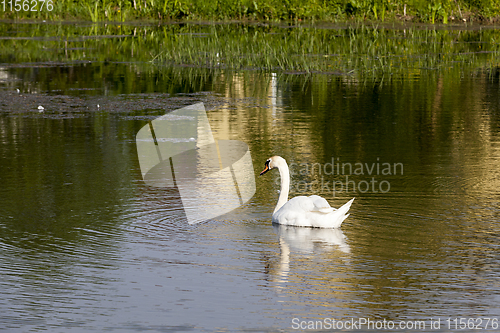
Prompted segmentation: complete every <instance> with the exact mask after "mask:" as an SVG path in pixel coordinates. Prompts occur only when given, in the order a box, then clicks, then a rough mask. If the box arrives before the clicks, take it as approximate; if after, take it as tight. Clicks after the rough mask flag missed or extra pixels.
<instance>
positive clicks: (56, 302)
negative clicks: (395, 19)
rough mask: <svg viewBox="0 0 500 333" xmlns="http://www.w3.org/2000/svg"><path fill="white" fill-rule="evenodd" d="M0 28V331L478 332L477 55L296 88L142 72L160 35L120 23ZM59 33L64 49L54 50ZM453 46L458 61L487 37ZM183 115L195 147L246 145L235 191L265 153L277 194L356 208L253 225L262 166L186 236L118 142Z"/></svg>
mask: <svg viewBox="0 0 500 333" xmlns="http://www.w3.org/2000/svg"><path fill="white" fill-rule="evenodd" d="M134 28H135V27H130V26H127V27H126V29H128V30H130V31H133V30H134ZM2 29H3V30H2V31H4V36H8V37H12V39H8V40H7V41H8V43H10V44H8V43H6V44H5V45H7V46H6V47H5V48H4V49H3V50H2V51H1V53H0V54H1V57H0V183H1V185H2V187H1V190H0V270H1V273H2V274H1V276H2V279H1V280H0V290H1V291H2V297H1V298H0V329H1V328H3V329H5V330H6V331H12V332H19V331H23V332H24V331H44V330H46V331H50V332H68V331H69V332H84V331H105V330H109V331H117V332H129V331H159V332H164V331H189V330H192V331H242V330H255V331H280V330H281V331H293V330H294V328H300V327H299V326H300V325H302V326H301V327H302V328H305V327H307V325H309V324H307V323H308V321H322V323H325V326H324V327H323V328H326V329H328V323H331V322H332V321H331V320H332V319H335V320H339V321H342V322H344V323H345V322H346V321H352V320H354V321H358V322H359V321H360V320H363V319H366V320H371V321H372V322H376V321H377V322H379V321H380V322H381V321H383V320H384V319H385V320H386V321H393V322H394V323H395V325H396V326H395V327H396V328H399V326H398V325H399V324H400V323H403V324H404V325H406V327H407V329H402V330H400V331H422V332H423V331H446V332H448V331H459V329H458V328H459V326H456V325H458V323H459V320H460V318H464V319H465V320H466V321H467V320H473V322H472V324H470V322H469V326H468V329H469V328H472V326H474V325H477V327H478V328H488V329H490V330H492V331H495V329H494V323H495V322H497V320H498V319H499V318H500V280H499V274H500V269H499V267H500V255H499V244H500V242H499V241H500V238H499V232H500V192H499V185H500V169H499V166H500V80H499V78H500V74H499V73H500V72H499V71H498V68H497V67H496V65H497V64H496V65H495V64H494V63H489V65H488V66H486V65H484V64H485V63H483V65H484V66H482V67H481V66H479V64H480V63H481V61H480V59H479V60H478V58H479V57H481V56H482V55H485V54H486V55H488V54H489V53H471V55H470V58H471V59H470V62H469V63H473V64H474V65H471V66H466V65H464V64H466V63H467V61H465V60H464V61H463V62H460V63H459V62H450V63H448V64H447V65H446V66H444V65H443V66H441V67H445V68H444V69H443V68H440V69H439V68H431V69H429V68H418V69H415V68H412V69H411V70H408V71H406V72H405V71H403V72H398V73H397V74H394V75H390V74H382V75H380V76H375V77H373V76H369V77H370V78H367V76H365V75H363V72H362V71H361V70H360V71H357V72H356V73H354V74H351V75H341V76H340V75H332V74H313V75H308V76H306V75H293V74H286V73H282V72H276V73H270V72H269V73H268V72H261V71H249V70H246V71H225V70H218V71H210V70H209V69H206V68H193V67H187V66H184V67H183V66H178V67H169V66H166V65H164V64H161V63H149V62H148V60H151V56H150V57H149V58H148V56H147V55H148V54H149V53H150V52H152V51H154V49H153V46H152V45H155V44H157V43H155V41H159V40H161V39H162V38H172V39H173V38H176V36H177V37H178V36H184V35H175V33H174V34H172V35H168V34H167V35H161V34H160V32H162V30H161V27H159V28H155V27H146V28H145V27H140V26H139V27H136V28H135V29H136V30H137V31H146V32H144V37H143V39H142V40H140V39H139V38H138V37H134V36H128V37H123V36H122V37H120V36H121V35H120V36H119V34H118V33H116V34H115V36H118V37H115V38H112V37H109V36H111V34H112V33H114V32H113V31H111V33H110V32H106V31H104V32H103V31H101V30H99V29H104V28H102V27H96V26H89V27H82V26H75V27H68V26H55V27H52V26H49V25H28V24H25V25H3V26H2ZM51 29H56V30H51ZM57 29H60V30H57ZM72 29H73V30H72ZM109 29H118V27H111V28H109ZM121 29H124V28H123V27H121ZM141 29H143V30H141ZM9 31H10V34H8V35H7V32H9ZM68 31H69V32H68ZM62 32H64V33H65V34H69V33H72V34H73V35H72V36H73V37H72V38H74V39H75V40H77V41H78V43H80V44H78V45H73V48H74V50H71V49H69V50H68V49H65V48H64V38H66V37H64V38H62V39H61V38H60V36H61V35H60V34H62ZM174 32H175V31H174ZM58 33H60V34H58ZM335 33H336V34H338V35H345V33H346V31H345V30H342V29H340V28H339V30H337V31H336V32H335ZM467 33H468V34H470V37H469V39H470V41H469V44H470V45H474V46H471V48H472V47H476V46H477V44H478V41H481V40H484V39H486V37H485V36H489V37H491V36H490V35H488V34H491V31H489V32H488V31H486V32H484V31H476V30H474V31H468V32H467ZM155 34H156V35H155ZM454 34H458V32H457V31H455V30H450V31H449V32H448V35H454ZM462 34H464V33H463V32H462ZM100 35H106V36H108V37H107V38H97V37H95V36H100ZM138 35H139V34H138V33H137V34H136V36H138ZM158 35H161V36H162V37H161V38H160V37H158ZM89 36H94V37H93V39H92V38H87V37H89ZM84 37H85V38H84ZM148 38H150V41H149V44H148ZM155 38H157V39H155ZM196 38H203V37H196ZM357 38H358V40H359V39H362V38H367V39H368V38H369V36H363V35H359V36H357ZM53 40H55V42H54V43H55V44H57V45H52V44H51V45H48V44H47V43H52V42H53ZM489 41H490V42H491V38H490V39H489ZM58 43H59V44H58ZM75 43H76V42H75ZM134 43H135V44H134ZM132 45H133V49H134V53H131V50H132ZM491 45H496V44H495V43H494V42H491ZM49 46H50V47H49ZM51 47H52V48H51ZM48 52H52V53H48ZM346 52H347V51H346ZM50 54H53V58H52V59H50ZM66 57H67V58H66ZM438 58H439V57H438ZM490 60H491V59H489V60H488V61H490ZM485 61H486V60H485ZM446 68H448V69H446ZM17 89H19V92H18V91H17ZM199 102H203V103H204V104H205V107H206V108H207V115H208V119H209V121H210V125H211V127H212V130H213V134H214V137H215V138H217V139H221V140H226V139H231V140H240V141H243V142H245V143H246V144H247V145H248V146H249V149H250V152H251V154H252V159H253V165H254V168H255V175H256V176H257V174H258V172H260V171H261V170H262V169H263V167H264V162H265V161H266V159H267V158H268V157H270V156H272V155H281V156H282V157H284V158H286V159H287V161H288V163H289V164H290V165H291V170H292V173H293V174H292V189H291V196H295V195H299V194H304V193H305V194H313V193H315V194H321V195H322V196H324V197H325V198H327V199H328V201H329V202H330V203H331V204H332V206H335V207H338V206H340V205H341V204H343V203H344V202H346V201H347V200H348V199H350V198H352V197H356V200H355V201H354V204H353V206H352V208H351V210H350V212H351V215H350V217H349V218H348V219H347V220H346V221H345V222H344V224H343V225H342V229H341V230H342V231H332V230H317V229H308V228H298V229H297V228H282V227H277V226H273V225H272V224H271V214H272V211H273V209H274V205H275V203H276V200H277V197H278V193H277V190H278V189H279V183H278V182H277V181H278V174H277V172H270V173H268V174H266V175H265V176H262V177H256V186H257V191H256V194H255V196H254V197H253V198H252V199H251V200H250V202H249V203H248V204H246V205H244V206H242V207H241V208H239V209H237V210H235V211H233V212H232V213H230V214H227V215H225V216H222V217H220V218H217V219H215V220H211V221H208V222H205V223H199V224H195V225H189V224H188V223H187V222H186V220H185V218H183V215H182V205H181V204H180V203H179V202H180V200H179V194H178V193H176V192H175V191H172V190H161V189H157V188H151V187H148V186H146V185H145V184H144V182H143V180H142V176H141V171H140V166H139V161H138V157H137V149H136V142H135V135H136V133H137V132H138V131H139V129H141V128H142V127H143V126H145V125H147V122H148V120H153V119H155V118H157V117H159V116H161V115H164V114H165V113H167V112H170V111H173V110H176V109H179V108H181V107H183V106H188V105H192V104H195V103H199ZM38 106H43V107H44V110H43V111H42V112H40V111H39V109H38ZM334 182H336V183H335V186H333V183H334ZM346 187H348V188H347V190H346ZM354 187H355V188H354ZM334 189H335V190H334ZM295 318H297V319H295ZM325 318H327V319H328V320H324V319H325ZM455 318H457V321H454V320H455ZM486 318H490V321H489V322H488V324H487V320H486ZM436 320H440V322H439V324H440V325H439V327H438V326H434V327H431V324H432V323H434V324H435V323H436ZM481 320H482V321H481ZM304 321H305V322H304ZM418 322H423V325H424V326H418V325H420V324H419V323H418ZM304 325H305V326H304ZM410 325H414V326H413V328H414V329H413V330H412V329H411V328H412V327H410ZM471 325H472V326H471ZM486 325H489V326H486ZM316 327H318V326H316ZM344 328H345V327H344ZM360 328H361V330H363V331H374V330H375V329H376V327H375V328H374V327H371V329H369V328H370V327H367V326H362V327H360ZM468 329H466V330H465V331H467V330H468ZM392 331H397V330H396V329H394V330H392ZM460 331H464V330H460Z"/></svg>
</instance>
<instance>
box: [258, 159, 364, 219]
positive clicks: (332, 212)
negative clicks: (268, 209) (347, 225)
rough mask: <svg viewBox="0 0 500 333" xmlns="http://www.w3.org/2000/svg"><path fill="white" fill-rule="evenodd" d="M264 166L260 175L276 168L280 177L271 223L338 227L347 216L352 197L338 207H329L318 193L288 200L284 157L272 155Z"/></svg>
mask: <svg viewBox="0 0 500 333" xmlns="http://www.w3.org/2000/svg"><path fill="white" fill-rule="evenodd" d="M265 166H266V167H265V168H264V170H263V171H262V172H261V173H260V175H261V176H262V175H263V174H265V173H266V172H268V171H269V170H271V169H274V168H277V169H278V171H279V172H280V177H281V190H280V196H279V199H278V203H277V204H276V208H275V209H274V212H273V223H278V224H284V225H293V226H297V227H315V228H340V225H341V224H342V222H343V221H344V220H345V219H346V218H347V217H348V216H349V214H347V212H348V211H349V208H351V204H352V202H353V201H354V198H352V199H351V200H349V201H348V202H347V203H345V204H344V205H343V206H342V207H340V208H339V209H335V208H333V207H331V206H330V204H329V203H328V201H326V199H324V198H322V197H320V196H318V195H311V196H309V197H306V196H298V197H295V198H292V199H290V201H288V191H289V187H290V171H289V169H288V164H287V163H286V161H285V159H284V158H283V157H280V156H273V157H271V158H269V159H268V160H267V161H266V164H265Z"/></svg>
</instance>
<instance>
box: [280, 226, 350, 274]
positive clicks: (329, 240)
mask: <svg viewBox="0 0 500 333" xmlns="http://www.w3.org/2000/svg"><path fill="white" fill-rule="evenodd" d="M273 229H274V232H276V234H277V235H278V239H279V244H280V250H281V253H280V264H279V273H278V274H277V276H278V277H279V278H278V280H277V282H287V281H288V273H289V271H290V255H291V254H292V253H302V254H318V253H324V252H331V251H337V250H338V251H341V252H343V253H351V249H350V247H349V245H348V244H347V238H346V237H345V235H344V233H343V232H342V230H340V229H338V228H335V229H325V228H304V227H296V226H287V225H281V224H277V223H273Z"/></svg>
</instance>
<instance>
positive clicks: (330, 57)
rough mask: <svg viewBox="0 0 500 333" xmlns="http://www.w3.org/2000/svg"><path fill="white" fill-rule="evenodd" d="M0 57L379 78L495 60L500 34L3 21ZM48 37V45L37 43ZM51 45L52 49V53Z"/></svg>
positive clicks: (481, 64) (350, 27) (412, 28)
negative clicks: (26, 25)
mask: <svg viewBox="0 0 500 333" xmlns="http://www.w3.org/2000/svg"><path fill="white" fill-rule="evenodd" d="M0 35H1V36H6V37H1V38H2V39H3V41H2V43H3V48H2V49H0V63H8V62H10V61H9V59H16V60H17V61H18V62H29V63H33V62H46V61H50V62H64V63H68V62H80V63H81V62H82V61H83V62H104V63H106V62H131V61H132V62H136V63H139V62H143V63H144V62H151V63H153V64H157V65H160V66H167V67H169V66H174V67H176V66H181V67H192V68H204V69H209V70H210V71H219V70H253V71H255V70H256V71H266V72H268V71H271V72H282V73H296V74H299V73H330V74H338V75H355V76H357V77H360V76H363V77H379V76H381V75H394V74H399V75H405V76H407V75H413V76H414V75H418V73H419V72H420V71H422V70H438V71H447V70H451V69H457V70H460V69H471V68H473V69H474V68H483V67H489V68H491V67H496V66H498V64H499V62H498V58H499V57H498V53H499V51H500V50H499V47H500V32H499V31H498V30H495V29H486V28H485V29H480V30H473V29H471V30H447V29H432V28H430V26H428V27H421V26H400V27H397V26H387V27H377V26H373V25H364V24H354V25H308V26H293V27H292V26H288V25H287V26H283V25H268V26H260V25H244V24H226V25H220V24H214V25H208V24H168V25H160V26H147V25H143V26H132V25H90V26H88V25H81V26H78V25H77V26H75V25H70V24H50V25H31V26H30V29H26V30H22V29H20V26H18V25H15V24H10V25H9V24H3V25H0ZM40 40H43V43H42V45H43V47H42V48H41V47H40ZM47 50H50V52H47Z"/></svg>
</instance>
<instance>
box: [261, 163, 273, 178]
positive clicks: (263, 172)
mask: <svg viewBox="0 0 500 333" xmlns="http://www.w3.org/2000/svg"><path fill="white" fill-rule="evenodd" d="M269 170H271V169H269V161H266V167H265V168H264V170H262V172H261V173H260V176H262V175H263V174H265V173H266V172H268V171H269Z"/></svg>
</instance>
